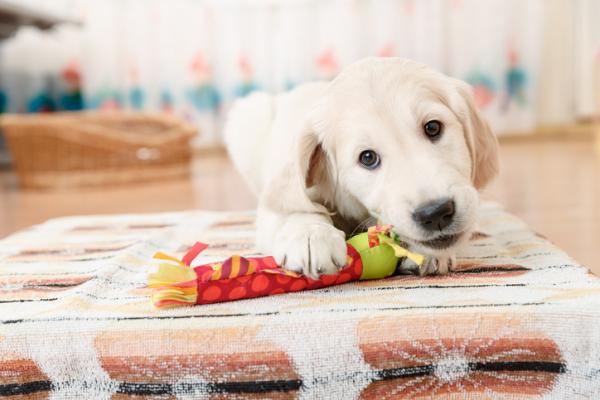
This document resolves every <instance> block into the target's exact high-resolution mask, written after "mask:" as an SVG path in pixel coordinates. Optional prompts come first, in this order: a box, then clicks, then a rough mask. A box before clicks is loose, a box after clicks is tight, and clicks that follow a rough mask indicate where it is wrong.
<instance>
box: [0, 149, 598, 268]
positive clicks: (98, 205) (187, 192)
mask: <svg viewBox="0 0 600 400" xmlns="http://www.w3.org/2000/svg"><path fill="white" fill-rule="evenodd" d="M501 159H502V172H501V175H500V177H499V179H498V180H497V181H496V182H495V183H494V184H493V185H491V186H490V187H489V188H488V189H487V190H486V191H485V192H484V194H483V196H484V198H486V199H491V200H495V201H497V202H499V203H502V204H503V205H504V206H505V207H506V209H508V210H509V211H511V212H513V213H514V214H516V215H518V216H519V217H521V218H523V219H524V220H525V221H526V222H528V223H529V224H530V225H531V226H532V227H533V229H534V230H536V231H537V232H539V233H541V234H543V235H544V236H546V237H548V238H549V239H550V240H552V241H553V242H554V243H556V244H557V245H559V246H560V247H562V248H563V249H565V250H566V251H567V252H568V253H569V254H571V255H572V256H573V257H574V258H575V259H577V260H578V261H580V262H581V263H583V264H585V265H587V266H589V267H590V268H592V269H593V270H594V271H596V272H597V273H600V262H599V261H598V259H597V258H598V255H600V146H599V145H598V144H597V143H596V142H595V141H594V140H593V139H591V138H589V137H588V138H586V139H577V140H573V139H569V140H565V139H559V140H555V139H543V140H536V141H532V140H527V141H522V140H519V141H508V142H504V143H502V150H501ZM255 205H256V201H255V199H254V197H253V195H252V194H251V193H250V192H249V191H248V189H247V188H246V187H245V185H244V183H243V181H242V180H241V178H240V177H239V175H238V174H237V173H236V172H235V171H234V169H233V167H232V166H231V164H230V163H229V161H228V160H227V158H225V157H224V156H211V157H202V158H198V159H197V160H195V161H194V164H193V174H192V178H191V179H186V180H179V181H172V182H162V183H153V184H142V185H140V184H138V185H131V186H128V187H116V188H110V189H109V188H102V189H87V190H77V191H62V192H31V191H21V190H18V189H17V187H16V179H15V177H14V175H13V174H11V173H8V172H0V210H1V213H0V237H4V236H6V235H8V234H10V233H11V232H14V231H16V230H18V229H22V228H25V227H27V226H30V225H32V224H37V223H40V222H43V221H45V220H46V219H48V218H53V217H58V216H63V215H73V214H108V213H145V212H157V211H171V210H185V209H189V208H204V209H211V210H238V209H248V208H252V207H254V206H255Z"/></svg>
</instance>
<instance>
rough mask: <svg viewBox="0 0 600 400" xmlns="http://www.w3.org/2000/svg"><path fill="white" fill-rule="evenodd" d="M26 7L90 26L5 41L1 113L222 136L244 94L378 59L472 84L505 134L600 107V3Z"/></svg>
mask: <svg viewBox="0 0 600 400" xmlns="http://www.w3.org/2000/svg"><path fill="white" fill-rule="evenodd" d="M20 3H21V4H23V3H25V4H32V5H34V6H35V7H38V8H42V9H48V10H50V11H53V12H62V13H66V14H68V15H69V16H71V17H75V18H78V19H80V20H81V21H82V22H83V25H82V26H81V27H74V26H60V27H59V28H57V29H55V30H54V31H52V32H50V33H44V32H38V31H36V30H34V29H22V30H21V31H19V32H18V34H17V35H16V37H14V38H12V39H11V40H9V41H6V42H5V43H4V44H3V45H2V46H1V47H0V112H1V109H2V107H3V108H4V110H5V111H12V112H36V111H50V110H62V109H67V110H75V109H80V108H90V109H115V108H118V109H133V110H163V111H166V112H172V113H175V114H177V115H179V116H181V117H183V118H186V119H187V120H189V121H192V122H193V123H196V124H197V125H198V127H199V129H200V130H201V132H202V134H203V135H202V137H203V140H205V141H209V142H211V141H218V140H219V138H220V129H221V127H222V122H223V120H224V116H225V115H226V111H227V109H228V107H229V106H230V105H231V103H232V101H233V100H234V99H235V98H236V97H240V96H245V95H247V94H248V93H250V92H251V91H253V90H257V89H260V90H268V91H273V92H279V91H283V90H287V89H290V88H292V87H294V86H296V85H298V84H300V83H302V82H306V81H309V80H315V79H331V78H333V77H334V76H335V75H336V73H337V72H338V71H339V70H340V69H341V68H343V67H344V66H345V65H347V64H349V63H351V62H352V61H354V60H357V59H360V58H363V57H366V56H372V55H375V56H401V57H407V58H412V59H415V60H417V61H421V62H424V63H427V64H429V65H431V66H432V67H434V68H436V69H438V70H440V71H442V72H445V73H447V74H450V75H452V76H455V77H457V78H460V79H463V80H465V81H467V82H469V83H470V84H471V85H472V86H473V87H474V91H475V95H476V100H477V104H478V105H479V107H480V108H482V109H483V111H484V112H485V113H486V115H487V116H488V118H489V119H490V121H491V124H492V126H493V127H494V128H495V130H496V131H497V132H499V133H502V132H526V131H530V130H531V129H533V128H535V127H536V126H538V125H540V124H545V123H556V122H560V123H564V122H573V121H575V120H577V119H578V118H581V117H586V118H589V117H593V116H595V115H596V114H597V111H598V106H597V104H598V99H597V98H596V97H597V94H596V93H598V90H596V88H597V87H598V82H597V81H598V75H599V71H600V68H599V67H598V61H599V59H600V55H599V54H600V51H599V49H600V28H598V27H597V26H598V24H596V21H595V20H594V19H595V17H594V16H598V15H600V14H598V12H599V11H600V10H599V9H598V8H599V6H598V2H595V1H594V0H575V1H565V0H528V1H521V0H288V1H281V0H279V1H278V0H214V1H210V0H172V1H163V0H102V1H93V0H21V2H20ZM580 22H581V23H580ZM590 82H595V83H594V84H593V85H590ZM594 85H596V86H594ZM565 93H567V95H566V96H565ZM3 99H4V100H3Z"/></svg>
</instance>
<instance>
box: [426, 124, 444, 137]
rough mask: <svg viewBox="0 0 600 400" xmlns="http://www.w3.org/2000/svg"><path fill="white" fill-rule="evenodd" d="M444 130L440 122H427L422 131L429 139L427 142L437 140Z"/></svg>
mask: <svg viewBox="0 0 600 400" xmlns="http://www.w3.org/2000/svg"><path fill="white" fill-rule="evenodd" d="M443 130H444V126H443V125H442V123H441V122H440V121H436V120H433V121H429V122H427V123H426V124H425V125H424V126H423V131H424V132H425V135H427V137H428V138H429V140H437V139H439V138H440V136H442V131H443Z"/></svg>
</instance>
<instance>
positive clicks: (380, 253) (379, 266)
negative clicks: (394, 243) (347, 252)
mask: <svg viewBox="0 0 600 400" xmlns="http://www.w3.org/2000/svg"><path fill="white" fill-rule="evenodd" d="M377 236H378V238H379V242H380V243H383V239H384V238H385V236H384V235H381V234H378V235H377ZM346 242H347V243H348V244H349V245H350V246H352V247H354V249H356V251H357V252H358V254H360V259H361V260H362V264H363V271H362V274H361V275H360V279H361V280H365V279H382V278H386V277H388V276H390V275H392V274H393V273H394V272H395V271H396V265H397V264H398V257H396V254H395V253H394V249H392V248H391V247H390V246H388V245H386V244H380V245H378V246H373V247H369V234H368V233H366V232H365V233H360V234H358V235H356V236H353V237H351V238H350V239H348V240H347V241H346Z"/></svg>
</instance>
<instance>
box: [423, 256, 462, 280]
mask: <svg viewBox="0 0 600 400" xmlns="http://www.w3.org/2000/svg"><path fill="white" fill-rule="evenodd" d="M454 265H456V257H454V256H452V257H440V258H436V257H430V258H427V259H426V260H425V263H423V265H422V266H421V267H420V268H419V275H421V276H424V275H435V274H438V275H445V274H447V273H448V271H451V270H452V267H453V266H454Z"/></svg>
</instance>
